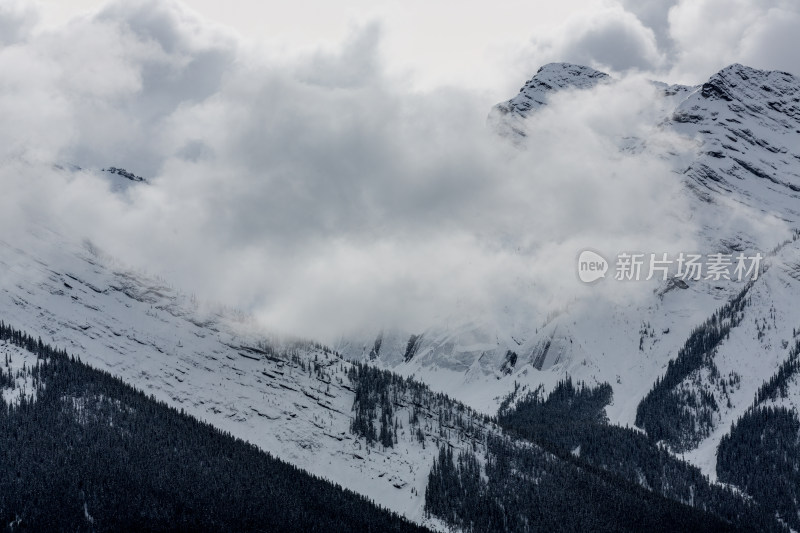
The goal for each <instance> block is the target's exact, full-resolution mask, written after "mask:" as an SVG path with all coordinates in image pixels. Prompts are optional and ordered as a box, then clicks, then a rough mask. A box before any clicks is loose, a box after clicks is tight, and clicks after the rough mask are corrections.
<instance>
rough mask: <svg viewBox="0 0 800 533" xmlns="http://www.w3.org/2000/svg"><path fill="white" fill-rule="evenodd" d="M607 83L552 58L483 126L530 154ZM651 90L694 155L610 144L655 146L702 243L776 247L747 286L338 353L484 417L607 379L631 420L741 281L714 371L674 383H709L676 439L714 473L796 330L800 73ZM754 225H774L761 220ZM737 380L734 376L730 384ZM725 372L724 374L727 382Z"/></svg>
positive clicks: (576, 308)
mask: <svg viewBox="0 0 800 533" xmlns="http://www.w3.org/2000/svg"><path fill="white" fill-rule="evenodd" d="M615 83H617V82H616V81H615V80H613V79H612V78H611V77H609V76H608V75H606V74H603V73H601V72H598V71H596V70H593V69H591V68H587V67H582V66H577V65H569V64H550V65H546V66H544V67H542V68H541V69H539V71H538V72H537V73H536V75H535V76H534V77H533V78H532V79H531V80H529V81H528V82H526V83H525V85H524V86H523V87H522V89H521V90H520V93H519V94H518V95H517V96H515V97H514V98H512V99H510V100H508V101H507V102H503V103H500V104H498V105H497V106H495V107H494V108H493V109H492V111H491V113H490V114H489V119H488V122H489V125H490V127H492V128H493V129H494V130H495V131H497V132H498V133H499V134H501V135H504V136H506V137H508V138H510V139H511V140H512V141H513V142H514V143H515V144H516V145H517V146H519V147H520V149H523V150H524V149H526V148H525V146H526V145H525V143H526V129H527V128H528V127H529V125H530V124H532V123H534V122H535V121H536V116H537V111H538V110H540V109H542V108H543V107H544V106H547V105H548V101H549V99H552V98H553V96H554V95H556V94H562V93H563V92H565V91H566V92H569V91H588V90H592V89H593V88H596V87H598V86H604V87H611V88H613V87H614V84H615ZM652 86H653V87H654V88H655V89H656V90H657V94H658V95H659V98H660V99H661V100H660V102H657V103H656V105H657V107H658V108H659V109H661V110H662V111H663V112H662V114H661V115H660V116H659V117H658V118H657V120H656V121H655V122H654V123H653V127H655V128H657V129H658V130H660V131H666V132H670V133H674V134H676V135H677V136H678V137H679V138H681V139H684V140H686V142H689V143H691V144H692V146H693V147H694V149H693V154H694V155H693V156H692V157H691V158H690V159H688V160H687V159H686V158H685V157H683V156H681V155H678V154H676V153H670V152H669V151H666V152H658V151H659V150H663V147H662V146H660V145H658V144H653V143H651V142H650V140H649V139H647V138H634V139H631V138H625V139H621V140H620V142H619V146H618V148H619V150H620V152H630V153H636V152H641V151H646V150H650V151H656V152H658V153H659V156H660V157H662V158H663V159H664V160H666V161H668V162H669V164H670V166H671V168H672V169H673V174H674V179H675V180H676V181H678V182H679V183H681V185H682V191H683V192H682V194H683V195H684V199H685V201H686V202H687V204H688V205H689V206H690V212H691V217H692V218H693V220H694V221H695V222H696V224H695V227H696V228H697V229H696V234H695V235H692V237H693V239H694V241H695V242H697V243H698V248H699V249H700V250H701V251H702V252H703V253H706V254H711V253H721V254H726V255H732V256H733V255H736V254H739V253H744V254H746V255H747V256H751V255H754V254H756V253H760V254H763V255H764V256H765V257H766V256H768V255H769V252H771V251H772V252H774V255H772V256H771V257H769V259H765V264H764V272H763V274H762V275H761V277H760V278H759V279H758V280H756V281H755V283H753V284H752V286H749V285H746V284H745V283H744V281H733V280H731V281H729V280H724V279H723V280H722V282H720V281H719V280H714V279H711V280H707V279H699V280H691V281H689V282H688V283H684V284H683V286H682V287H678V286H677V285H675V284H674V283H672V282H668V283H656V282H653V283H650V284H644V283H642V285H643V288H642V293H643V294H649V296H647V297H645V298H644V299H643V300H642V301H641V303H633V304H630V303H626V304H625V305H616V306H611V307H610V308H607V307H603V308H601V309H597V308H594V307H593V306H592V305H591V302H586V301H576V302H565V305H564V308H562V309H553V311H552V313H551V315H550V316H548V317H547V318H546V319H545V320H543V321H542V322H541V323H537V324H529V325H528V327H524V326H523V327H519V326H516V327H511V326H509V327H505V328H504V327H502V326H501V327H496V328H492V329H487V328H485V327H482V326H481V324H471V323H465V324H461V325H458V326H455V327H454V326H453V325H452V324H450V325H448V326H447V327H442V326H440V325H436V324H432V325H431V327H430V328H429V329H428V330H426V331H415V332H393V333H391V334H390V335H389V334H386V333H383V334H381V335H376V336H374V337H367V336H365V337H364V338H362V339H344V340H343V341H342V342H341V344H339V345H338V346H337V349H338V350H339V351H340V352H341V353H342V354H344V355H345V356H346V357H348V358H350V359H355V360H362V361H367V360H370V361H373V362H374V364H378V365H381V366H383V367H385V368H390V369H392V370H393V371H396V372H400V373H401V374H403V375H413V376H415V377H416V378H417V379H420V380H422V381H424V382H426V383H429V384H431V386H432V387H434V388H435V389H437V390H443V391H446V392H447V393H449V394H451V395H453V396H454V397H456V398H458V399H460V400H462V401H464V402H466V403H467V404H469V405H472V406H473V407H475V408H476V409H478V410H481V411H484V412H487V413H491V412H494V410H495V409H497V406H498V405H499V402H500V401H501V400H502V399H503V397H504V396H505V394H507V393H508V392H510V391H512V390H513V389H514V387H515V385H520V386H521V387H522V388H523V390H525V389H526V388H527V389H528V390H534V389H536V388H537V387H539V386H543V387H544V389H545V390H551V389H552V388H553V387H554V386H555V384H556V382H557V381H558V380H560V379H563V378H564V377H565V376H568V375H569V376H572V378H573V379H577V380H582V381H585V382H587V383H609V384H611V386H612V388H613V393H614V394H613V401H612V403H611V405H609V406H608V407H607V409H606V411H607V414H608V416H609V419H610V420H611V422H613V423H615V424H620V425H623V426H626V425H627V426H633V425H634V424H636V423H637V416H636V414H637V409H638V408H639V404H640V402H641V401H642V400H643V399H644V398H645V396H646V395H647V393H648V392H649V390H650V389H651V388H652V387H653V384H654V383H655V382H656V381H657V380H659V379H660V378H662V377H663V376H664V374H665V371H666V369H667V364H668V362H669V361H671V360H673V359H675V358H676V356H677V355H678V352H679V351H680V349H681V348H682V347H684V345H685V344H686V342H687V339H689V338H690V335H691V333H692V332H693V330H695V329H696V328H698V327H700V326H701V325H702V324H703V323H704V321H706V320H707V319H709V318H711V317H712V316H714V315H715V313H717V310H718V309H719V308H721V307H723V306H724V305H725V304H726V303H727V302H728V301H730V300H731V299H734V298H735V297H736V296H737V295H738V294H739V293H740V291H742V290H745V291H746V297H745V298H746V301H747V305H746V306H745V308H744V310H743V317H742V318H741V319H739V320H737V323H736V325H735V326H734V327H732V328H731V331H730V334H729V336H727V337H726V338H725V339H724V340H723V341H721V342H720V344H719V345H718V346H715V347H714V348H713V353H714V354H715V355H712V354H709V355H708V358H712V357H713V361H714V365H715V366H716V368H715V369H714V370H713V371H711V370H709V368H710V367H711V366H712V365H710V364H709V365H705V366H703V368H702V369H700V368H698V369H693V370H692V372H690V373H688V374H687V375H685V376H682V380H680V385H678V386H677V388H692V387H694V388H698V389H702V390H709V391H712V392H709V393H710V394H712V395H713V396H714V398H715V400H716V403H717V406H718V409H715V410H714V411H713V413H712V414H711V418H712V422H711V424H710V426H709V428H708V429H707V430H703V431H700V432H699V434H698V435H697V436H696V437H692V439H690V440H692V441H693V442H692V444H691V446H690V447H689V448H688V449H687V448H686V447H685V446H676V449H678V450H680V451H683V452H686V457H687V458H689V459H690V460H692V461H693V462H695V463H696V464H697V465H699V466H701V467H702V468H703V471H704V472H705V473H706V474H708V475H709V476H712V477H715V476H716V472H715V455H714V453H715V450H716V446H717V444H718V443H719V440H720V438H721V437H722V436H723V434H725V432H726V431H728V430H729V428H730V425H731V423H732V422H734V421H735V420H736V419H737V418H738V417H740V416H741V415H742V414H744V412H745V411H746V410H747V408H748V407H749V406H750V405H751V403H752V401H753V395H754V394H755V391H756V389H757V388H758V387H759V386H760V385H761V384H762V383H763V381H764V380H765V379H767V378H768V377H769V376H770V375H772V374H773V373H774V372H775V371H776V370H777V367H778V365H779V364H780V363H781V361H783V360H784V359H785V358H786V357H788V350H789V347H791V345H793V344H794V340H793V339H794V335H795V334H793V328H800V322H799V321H800V317H799V316H797V309H796V306H795V305H793V303H792V302H795V301H796V300H797V298H798V296H800V285H798V278H799V277H800V276H798V273H797V264H798V258H797V253H798V251H800V243H798V242H797V240H796V233H793V228H798V227H800V201H798V200H800V196H798V193H799V192H800V79H798V78H797V77H795V76H793V75H792V74H789V73H785V72H771V71H760V70H756V69H752V68H749V67H745V66H742V65H731V66H730V67H727V68H725V69H723V70H721V71H720V72H718V73H717V74H715V75H713V76H711V78H709V80H708V81H707V82H706V83H704V84H702V85H698V86H694V87H688V86H682V85H667V84H664V83H659V82H652ZM762 223H767V224H772V226H770V227H771V228H773V229H768V230H764V228H763V227H761V226H760V224H762ZM776 247H779V248H778V249H777V250H776ZM656 251H657V250H653V252H656ZM612 268H613V266H612ZM673 274H674V272H673ZM378 340H381V342H378ZM412 340H413V343H412ZM412 344H413V349H409V347H410V346H411V345H412ZM378 345H379V346H380V350H376V349H375V347H377V346H378ZM732 376H735V378H734V381H735V383H734V384H733V385H730V384H729V383H728V382H729V381H730V380H731V379H732ZM724 380H728V382H726V384H725V385H722V381H724ZM723 389H724V392H723ZM790 389H791V387H790ZM698 394H699V393H698ZM789 397H791V393H790V394H789ZM684 399H685V398H684ZM676 408H677V407H676ZM640 417H641V416H640ZM673 444H676V443H673Z"/></svg>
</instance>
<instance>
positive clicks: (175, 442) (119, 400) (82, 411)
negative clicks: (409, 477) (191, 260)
mask: <svg viewBox="0 0 800 533" xmlns="http://www.w3.org/2000/svg"><path fill="white" fill-rule="evenodd" d="M0 341H2V342H3V345H2V348H3V349H4V351H5V363H6V367H7V368H6V369H4V372H2V373H0V389H5V388H14V387H17V386H18V385H17V384H18V383H19V380H20V379H23V380H27V382H28V383H30V384H31V385H32V388H31V389H29V390H28V391H27V393H25V394H21V395H20V396H19V398H18V400H17V401H15V402H12V403H10V404H9V405H7V406H6V405H5V404H2V405H0V466H2V468H0V520H2V524H3V528H4V529H5V530H7V531H122V530H125V531H343V532H344V531H348V532H349V531H374V532H380V531H398V532H400V531H408V532H412V531H415V532H416V531H420V532H421V531H425V529H424V528H422V527H419V526H417V525H414V524H411V523H409V522H408V521H406V520H405V519H403V518H400V517H399V516H397V515H396V514H393V513H390V512H388V511H386V510H383V509H380V508H378V507H376V506H374V505H373V504H372V503H370V502H369V501H368V500H367V499H365V498H364V497H363V496H359V495H357V494H355V493H353V492H350V491H347V490H344V489H342V488H341V487H339V486H337V485H333V484H331V483H329V482H326V481H323V480H321V479H319V478H316V477H314V476H311V475H309V474H307V473H305V472H303V471H301V470H299V469H297V468H296V467H294V466H291V465H289V464H286V463H285V462H283V461H279V460H277V459H274V458H273V457H271V456H270V455H269V454H268V453H265V452H263V451H261V450H259V449H257V448H256V447H254V446H253V445H250V444H247V443H245V442H243V441H241V440H239V439H235V438H234V437H232V436H231V435H229V434H226V433H224V432H222V431H220V430H218V429H216V428H214V427H212V426H209V425H208V424H205V423H202V422H199V421H197V420H196V419H193V418H191V417H189V416H187V415H185V414H184V413H183V412H182V411H177V410H175V409H174V408H171V407H168V406H166V405H164V404H163V403H160V402H158V401H156V400H155V399H153V398H151V397H148V396H146V395H145V394H143V393H142V392H139V391H137V390H135V389H133V388H132V387H130V386H129V385H126V384H125V383H123V382H121V381H120V380H119V379H116V378H114V377H112V376H110V375H109V374H107V373H105V372H101V371H98V370H95V369H92V368H90V367H88V366H87V365H85V364H83V363H82V362H81V361H80V360H79V359H76V358H74V357H72V356H69V355H67V353H66V352H64V351H62V350H56V349H54V348H52V347H50V346H47V345H45V344H43V343H42V341H41V339H38V340H35V339H34V338H33V337H31V336H29V335H27V334H26V333H24V332H22V331H18V330H15V329H13V328H11V327H9V326H7V325H5V324H2V323H0ZM13 347H18V348H20V349H22V350H26V351H28V352H30V353H32V354H34V355H35V364H33V365H30V366H25V368H20V369H17V370H16V371H12V370H11V367H10V366H9V363H10V361H9V359H12V360H13V358H14V357H19V353H16V352H15V350H13ZM34 390H35V399H33V398H32V394H31V393H32V392H33V391H34Z"/></svg>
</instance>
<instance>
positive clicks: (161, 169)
mask: <svg viewBox="0 0 800 533" xmlns="http://www.w3.org/2000/svg"><path fill="white" fill-rule="evenodd" d="M602 13H604V14H602V16H601V17H600V21H599V22H593V21H592V20H589V19H580V20H578V21H577V22H573V23H572V24H574V26H572V27H574V28H579V29H580V30H581V31H579V32H577V33H576V34H575V35H577V37H576V38H569V39H567V38H564V40H562V41H553V42H554V43H556V44H557V45H558V46H560V47H561V48H560V49H563V50H573V51H574V53H576V54H579V53H587V54H588V53H589V52H590V50H591V49H592V48H595V49H596V50H595V52H596V53H595V54H594V55H593V56H592V57H593V58H594V60H596V61H610V62H614V63H615V65H616V67H615V68H618V69H620V70H624V69H627V68H635V67H636V66H637V65H645V64H648V62H651V63H652V62H658V61H659V59H658V57H659V56H658V54H657V53H656V52H655V51H654V48H653V46H654V45H653V42H654V37H653V35H652V32H648V31H646V30H644V29H643V28H642V26H641V25H637V23H636V21H635V20H634V19H632V18H631V17H630V16H628V15H626V14H625V13H623V12H621V11H619V10H614V9H611V10H607V11H604V12H602ZM576 20H577V19H576ZM616 29H619V32H617V33H619V34H620V35H622V36H621V37H619V38H618V39H616V40H615V38H613V37H614V36H615V35H617V34H616V33H615V32H616ZM379 35H380V32H379V29H378V26H375V25H368V26H365V27H363V28H359V29H354V31H353V33H352V35H351V36H350V37H349V38H348V39H347V40H346V42H345V43H344V44H343V46H342V47H341V50H340V51H338V52H325V53H323V52H314V53H311V54H308V55H306V56H304V57H299V58H297V59H293V60H292V61H290V62H275V61H271V60H269V59H266V58H265V57H264V55H263V54H260V53H259V51H258V50H256V49H253V48H250V47H248V46H247V45H246V44H245V43H242V42H240V41H239V40H237V39H236V38H235V37H232V36H231V35H229V34H227V33H226V32H225V31H222V30H220V29H218V28H215V27H213V26H210V25H208V24H206V23H205V22H204V21H203V20H202V19H199V18H198V17H197V16H196V15H193V14H192V13H190V12H188V11H186V10H185V9H183V8H181V7H180V5H179V4H174V3H170V2H138V3H133V4H131V3H129V2H116V3H112V4H110V5H109V6H108V7H106V8H105V9H103V10H101V11H100V12H99V13H98V14H97V15H96V16H93V17H90V18H82V19H76V20H75V21H72V22H71V23H69V24H67V25H64V26H62V27H59V28H55V29H52V30H48V31H46V32H41V33H40V34H36V35H34V36H33V37H30V38H29V39H28V41H26V42H25V43H24V44H21V45H18V46H13V47H7V48H4V49H0V68H2V70H3V72H4V73H6V74H5V77H6V79H7V80H12V81H11V82H6V83H5V84H3V85H0V110H2V111H3V112H4V113H7V114H4V117H9V119H8V120H4V121H3V123H2V124H0V140H2V141H3V143H4V144H3V148H2V152H0V153H1V154H2V157H0V176H1V179H2V183H3V187H4V194H3V195H2V196H1V197H0V213H2V215H0V216H1V217H2V222H3V224H4V225H5V227H6V228H7V229H8V230H9V234H10V233H18V234H24V231H25V230H26V228H28V227H30V226H31V225H49V226H51V227H55V228H58V229H59V231H61V232H62V233H64V234H66V235H69V236H70V237H71V238H74V239H75V240H77V241H80V240H82V239H84V238H89V239H91V240H92V241H93V242H95V243H96V244H97V245H99V246H100V247H101V248H103V249H105V250H107V251H108V252H109V253H111V254H112V255H113V256H115V257H118V258H119V259H120V260H122V261H124V262H125V263H127V264H129V265H131V266H133V267H136V268H145V269H147V270H148V271H150V272H153V273H157V274H160V275H162V276H164V277H166V278H167V279H170V280H173V282H174V283H175V284H176V285H178V286H179V287H181V288H183V289H185V290H186V291H192V292H196V293H197V294H198V295H200V296H201V297H204V298H206V299H208V300H214V301H220V302H222V303H224V304H228V305H234V306H237V307H244V308H246V309H247V310H250V311H252V312H253V313H254V314H255V315H256V316H258V317H259V318H260V319H261V320H262V321H263V323H264V324H265V325H267V326H268V327H270V328H275V329H278V330H281V331H289V332H294V333H301V334H306V335H311V336H314V337H318V338H323V339H327V340H330V339H332V338H334V337H335V336H337V335H339V334H342V333H347V332H348V331H352V330H354V329H360V328H364V327H374V328H378V327H381V326H383V325H392V326H397V327H401V328H407V329H412V330H419V329H421V328H424V327H427V326H429V325H431V324H433V323H438V322H441V321H443V320H446V319H447V318H448V317H459V318H461V319H463V318H464V317H469V318H475V319H480V320H481V321H482V322H483V323H485V324H488V325H491V324H508V323H511V322H516V323H524V324H528V325H530V324H534V323H538V321H539V317H541V316H543V315H544V314H546V313H547V312H548V311H551V310H552V309H553V308H554V307H558V306H562V305H563V304H564V303H565V302H568V301H570V300H572V299H575V298H581V297H583V296H585V295H586V293H585V289H586V288H585V287H583V286H581V285H580V283H578V282H577V279H576V277H575V275H574V261H575V257H576V254H577V252H578V251H579V250H580V249H582V248H585V247H587V246H591V247H594V248H597V249H600V250H621V249H637V248H638V249H643V250H652V251H654V252H656V251H671V250H679V249H693V245H694V243H693V242H692V238H693V235H694V233H693V226H692V225H691V224H692V222H691V220H690V217H689V216H687V214H686V208H687V207H686V203H685V201H686V199H685V197H684V196H683V195H682V192H681V188H680V182H679V179H678V177H677V176H676V175H675V174H674V173H673V169H672V168H671V167H670V165H669V164H668V162H666V161H664V160H663V159H662V158H661V157H660V155H659V150H654V151H652V152H651V151H649V150H643V151H638V152H636V153H633V152H630V151H628V152H623V151H620V149H619V147H620V144H621V143H622V142H625V141H624V140H625V139H630V138H632V137H639V138H642V137H647V138H648V139H649V143H650V145H653V146H664V145H668V146H669V147H670V150H671V151H672V152H674V153H676V154H680V153H691V151H692V150H693V149H694V146H693V145H691V144H687V143H686V141H685V140H683V139H679V138H676V137H673V136H671V135H670V134H669V133H668V132H665V131H662V130H659V129H657V128H656V127H655V126H654V125H655V124H657V123H658V119H659V118H660V117H659V116H658V113H659V110H658V105H657V98H656V96H655V88H654V87H653V86H652V85H650V84H649V83H647V82H646V81H645V80H644V79H642V78H641V77H638V76H628V77H626V78H624V79H623V80H622V81H620V82H618V83H616V84H613V85H607V86H601V87H598V88H597V89H596V90H593V91H586V92H581V93H565V94H562V95H560V96H557V97H555V98H553V99H552V101H551V103H550V105H549V106H548V107H547V108H546V109H544V110H542V112H540V113H538V114H537V115H536V116H535V119H533V120H532V122H531V124H530V127H529V129H528V135H529V140H530V144H529V149H528V150H518V149H516V148H513V147H511V146H509V145H508V143H506V142H504V141H503V140H501V139H497V138H495V137H493V136H492V134H491V133H490V132H489V131H488V130H487V128H486V126H485V117H486V114H487V112H488V109H486V107H485V105H484V101H483V100H482V97H481V96H480V95H476V94H474V93H472V92H470V91H469V90H467V89H454V88H448V89H440V90H433V91H428V92H409V91H407V90H406V89H405V88H404V84H403V83H401V80H397V79H393V78H392V77H390V76H388V75H387V74H386V73H385V72H383V71H382V69H381V61H380V53H379V44H380V41H379ZM603 35H608V36H610V37H611V38H610V44H608V46H607V47H606V48H603V46H601V45H602V44H603V43H604V42H605V41H604V39H602V38H601V37H602V36H603ZM626 39H634V41H633V42H636V43H644V44H645V45H646V46H645V48H644V50H645V52H644V53H643V52H642V51H641V50H638V51H637V50H627V48H626V44H625V43H628V42H629V41H627V40H626ZM559 43H560V44H559ZM592 43H594V44H592ZM554 46H555V45H554ZM618 52H619V54H620V55H617V53H618ZM625 54H628V55H627V56H626V55H625ZM643 54H644V55H643ZM67 162H69V163H76V164H78V165H80V166H82V167H84V168H86V169H88V170H86V171H78V172H62V171H54V170H53V168H52V166H53V164H54V163H67ZM110 165H115V166H123V167H126V168H127V169H128V170H130V171H133V172H135V173H136V174H140V175H144V176H145V177H146V178H148V180H149V181H150V185H145V186H135V187H131V188H129V189H128V190H127V191H124V192H114V191H112V189H111V187H110V186H109V185H108V182H107V181H106V180H105V179H104V178H103V175H101V174H100V173H98V172H94V171H92V170H91V169H97V168H100V167H105V166H110ZM626 290H627V289H626ZM633 290H634V289H633V288H632V287H631V288H630V290H628V292H624V293H622V294H616V293H613V292H612V291H610V290H609V291H606V292H602V291H603V289H602V288H601V289H600V291H601V292H597V291H596V292H594V293H592V297H593V298H599V297H601V296H602V297H605V298H622V297H624V298H633V297H636V294H633V293H632V292H631V291H633ZM639 296H641V294H640V295H639Z"/></svg>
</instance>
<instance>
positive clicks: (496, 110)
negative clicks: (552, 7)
mask: <svg viewBox="0 0 800 533" xmlns="http://www.w3.org/2000/svg"><path fill="white" fill-rule="evenodd" d="M610 80H611V76H609V75H608V74H606V73H605V72H600V71H599V70H595V69H593V68H591V67H586V66H583V65H575V64H573V63H547V64H546V65H543V66H541V67H540V68H539V70H537V71H536V74H535V75H534V76H533V77H532V78H531V79H529V80H528V81H527V82H525V85H523V86H522V88H520V90H519V94H517V96H515V97H514V98H512V99H511V100H508V101H507V102H503V103H500V104H497V105H496V106H494V107H493V108H492V111H491V112H490V113H489V118H488V121H489V123H490V125H491V126H492V127H493V128H494V129H495V131H497V133H499V134H500V135H503V136H510V137H512V138H513V137H524V136H525V132H524V128H523V127H522V123H521V122H522V120H524V119H525V118H527V117H528V116H529V115H530V114H531V113H532V112H534V111H536V110H537V109H539V108H540V107H542V106H543V105H545V104H547V101H548V99H549V98H550V96H551V95H552V94H553V93H556V92H558V91H563V90H569V89H591V88H592V87H594V86H596V85H597V84H599V83H605V82H608V81H610Z"/></svg>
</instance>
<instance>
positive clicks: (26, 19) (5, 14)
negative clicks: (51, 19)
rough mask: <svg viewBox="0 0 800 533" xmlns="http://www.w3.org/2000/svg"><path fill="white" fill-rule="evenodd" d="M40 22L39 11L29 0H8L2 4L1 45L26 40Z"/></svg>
mask: <svg viewBox="0 0 800 533" xmlns="http://www.w3.org/2000/svg"><path fill="white" fill-rule="evenodd" d="M38 22H39V12H38V11H37V10H36V8H35V7H34V6H33V5H31V4H30V3H28V2H24V1H22V0H6V1H5V2H3V3H2V4H0V46H8V45H11V44H15V43H18V42H21V41H24V40H25V39H27V38H28V36H29V35H30V32H31V30H32V29H33V28H34V26H36V24H37V23H38Z"/></svg>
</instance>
